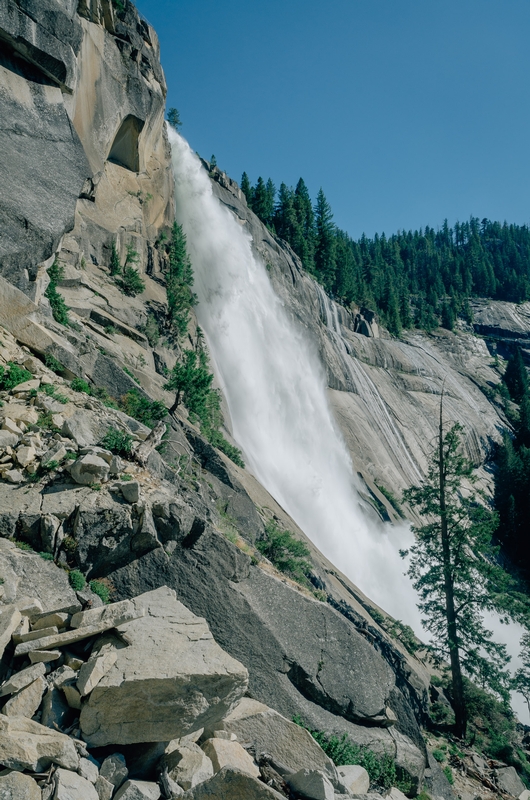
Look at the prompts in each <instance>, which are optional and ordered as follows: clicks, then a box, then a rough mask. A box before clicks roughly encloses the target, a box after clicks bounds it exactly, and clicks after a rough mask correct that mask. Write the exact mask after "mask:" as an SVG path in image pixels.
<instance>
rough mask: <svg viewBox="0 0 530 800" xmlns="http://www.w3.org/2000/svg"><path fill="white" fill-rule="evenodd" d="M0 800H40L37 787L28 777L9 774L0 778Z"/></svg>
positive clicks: (15, 773)
mask: <svg viewBox="0 0 530 800" xmlns="http://www.w3.org/2000/svg"><path fill="white" fill-rule="evenodd" d="M0 798H1V800H41V790H40V788H39V785H38V784H37V783H36V782H35V781H34V780H33V778H32V777H31V776H30V775H24V774H23V773H22V772H11V773H10V774H9V775H2V776H1V777H0Z"/></svg>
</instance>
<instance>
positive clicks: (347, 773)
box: [337, 764, 370, 794]
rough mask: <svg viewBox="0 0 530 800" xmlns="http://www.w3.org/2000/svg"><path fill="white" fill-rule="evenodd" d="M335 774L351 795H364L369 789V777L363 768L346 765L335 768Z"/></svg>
mask: <svg viewBox="0 0 530 800" xmlns="http://www.w3.org/2000/svg"><path fill="white" fill-rule="evenodd" d="M337 772H338V773H339V775H340V778H341V780H342V782H343V784H344V786H345V787H346V788H347V789H349V791H350V792H351V793H352V794H366V793H367V792H368V789H369V788H370V776H369V775H368V773H367V771H366V770H365V768H364V767H361V766H358V765H355V766H354V765H350V764H348V765H346V766H344V767H337Z"/></svg>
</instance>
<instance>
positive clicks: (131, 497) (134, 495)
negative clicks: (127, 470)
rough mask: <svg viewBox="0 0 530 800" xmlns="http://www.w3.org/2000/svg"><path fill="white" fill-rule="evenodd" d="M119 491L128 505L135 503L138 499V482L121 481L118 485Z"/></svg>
mask: <svg viewBox="0 0 530 800" xmlns="http://www.w3.org/2000/svg"><path fill="white" fill-rule="evenodd" d="M120 489H121V493H122V495H123V497H124V498H125V500H127V502H128V503H137V502H138V500H139V499H140V484H139V483H138V481H123V482H122V483H121V484H120Z"/></svg>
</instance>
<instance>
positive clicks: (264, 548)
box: [256, 520, 311, 586]
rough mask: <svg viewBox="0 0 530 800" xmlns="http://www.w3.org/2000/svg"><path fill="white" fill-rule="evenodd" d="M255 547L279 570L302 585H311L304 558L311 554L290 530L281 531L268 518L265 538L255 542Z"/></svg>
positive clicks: (307, 566) (306, 562)
mask: <svg viewBox="0 0 530 800" xmlns="http://www.w3.org/2000/svg"><path fill="white" fill-rule="evenodd" d="M256 547H257V549H258V550H259V551H260V553H261V554H262V555H264V556H265V557H266V558H268V559H269V561H271V562H272V564H274V566H275V567H276V569H278V570H279V571H280V572H283V573H285V574H286V575H288V576H289V577H290V578H292V579H293V580H295V581H298V583H301V584H303V585H304V586H310V585H311V584H310V582H309V581H308V579H307V575H308V574H309V572H310V571H311V564H310V563H309V562H308V561H306V560H305V559H306V558H308V557H309V556H310V555H311V554H310V551H309V548H308V547H307V546H306V545H305V544H304V543H303V542H301V541H300V540H299V539H295V537H294V536H293V534H292V533H291V531H287V530H283V531H282V530H281V529H280V527H279V526H278V525H277V523H276V522H274V520H269V522H268V523H267V524H266V526H265V538H263V539H260V540H259V541H258V542H256Z"/></svg>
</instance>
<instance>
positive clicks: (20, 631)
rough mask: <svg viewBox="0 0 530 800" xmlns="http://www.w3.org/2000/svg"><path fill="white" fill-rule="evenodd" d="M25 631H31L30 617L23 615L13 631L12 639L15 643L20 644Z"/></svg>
mask: <svg viewBox="0 0 530 800" xmlns="http://www.w3.org/2000/svg"><path fill="white" fill-rule="evenodd" d="M25 633H29V619H28V617H22V619H21V621H20V622H19V624H18V625H17V627H16V628H15V630H14V631H13V635H12V637H11V638H12V639H13V642H14V644H19V643H20V641H21V639H20V637H21V636H23V635H24V634H25Z"/></svg>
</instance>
